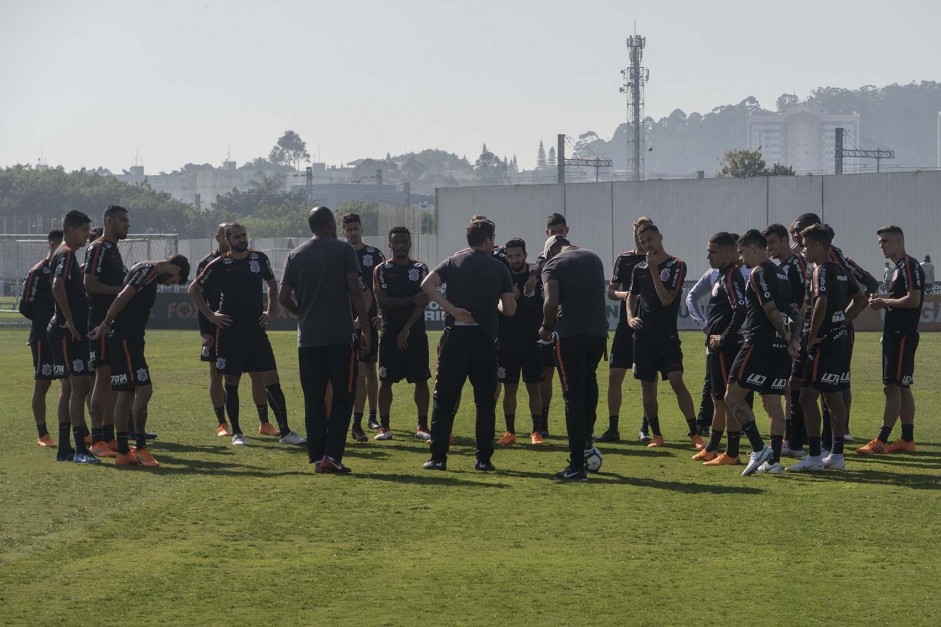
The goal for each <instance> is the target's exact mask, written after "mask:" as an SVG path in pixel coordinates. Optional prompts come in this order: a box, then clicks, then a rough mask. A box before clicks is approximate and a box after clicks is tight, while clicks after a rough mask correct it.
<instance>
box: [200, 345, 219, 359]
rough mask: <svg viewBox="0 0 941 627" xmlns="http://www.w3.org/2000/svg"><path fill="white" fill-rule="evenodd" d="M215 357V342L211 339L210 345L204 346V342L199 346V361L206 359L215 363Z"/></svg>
mask: <svg viewBox="0 0 941 627" xmlns="http://www.w3.org/2000/svg"><path fill="white" fill-rule="evenodd" d="M216 359H217V356H216V344H215V341H213V344H212V346H206V344H205V343H204V344H203V345H202V346H200V348H199V361H208V362H209V363H215V361H216Z"/></svg>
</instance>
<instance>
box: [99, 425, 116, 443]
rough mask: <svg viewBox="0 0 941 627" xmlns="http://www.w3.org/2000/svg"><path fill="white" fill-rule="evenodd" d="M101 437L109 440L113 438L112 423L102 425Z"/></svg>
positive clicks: (106, 440)
mask: <svg viewBox="0 0 941 627" xmlns="http://www.w3.org/2000/svg"><path fill="white" fill-rule="evenodd" d="M101 439H102V440H104V441H105V442H110V441H111V440H113V439H114V425H104V426H103V427H101Z"/></svg>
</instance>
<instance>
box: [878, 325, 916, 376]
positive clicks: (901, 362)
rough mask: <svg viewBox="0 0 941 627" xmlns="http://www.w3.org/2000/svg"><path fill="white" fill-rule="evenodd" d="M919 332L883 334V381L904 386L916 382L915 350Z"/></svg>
mask: <svg viewBox="0 0 941 627" xmlns="http://www.w3.org/2000/svg"><path fill="white" fill-rule="evenodd" d="M919 337H920V336H919V333H918V332H917V331H916V332H915V333H914V334H909V335H901V334H898V335H897V334H894V333H891V334H888V335H883V336H882V382H883V383H884V384H886V385H899V386H901V387H903V388H907V387H910V386H911V385H912V384H913V383H915V350H916V349H917V348H918V340H919Z"/></svg>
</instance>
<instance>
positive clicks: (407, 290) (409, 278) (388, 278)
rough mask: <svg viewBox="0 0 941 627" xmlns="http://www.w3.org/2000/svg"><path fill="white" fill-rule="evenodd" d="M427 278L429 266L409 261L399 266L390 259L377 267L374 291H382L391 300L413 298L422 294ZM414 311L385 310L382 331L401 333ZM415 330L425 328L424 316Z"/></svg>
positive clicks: (400, 309)
mask: <svg viewBox="0 0 941 627" xmlns="http://www.w3.org/2000/svg"><path fill="white" fill-rule="evenodd" d="M426 276H428V266H426V265H425V264H424V263H422V262H421V261H416V260H414V259H409V260H408V261H407V262H406V263H403V264H398V263H395V262H394V261H392V260H391V259H390V260H388V261H385V262H383V263H381V264H379V265H378V266H376V273H375V277H374V278H373V283H374V286H375V287H374V291H378V290H382V291H383V292H385V294H386V296H389V297H391V298H411V297H413V296H415V295H416V294H418V293H420V292H421V282H422V281H424V280H425V277H426ZM414 311H415V310H414V308H413V307H397V308H395V309H386V310H384V311H383V312H382V330H383V331H385V332H387V333H397V332H399V331H401V330H402V328H403V327H404V326H405V323H406V322H407V321H408V319H409V317H410V316H411V315H412V312H414ZM413 328H416V329H424V328H425V316H424V314H423V315H422V316H421V317H420V318H419V319H418V322H416V323H415V326H414V327H413Z"/></svg>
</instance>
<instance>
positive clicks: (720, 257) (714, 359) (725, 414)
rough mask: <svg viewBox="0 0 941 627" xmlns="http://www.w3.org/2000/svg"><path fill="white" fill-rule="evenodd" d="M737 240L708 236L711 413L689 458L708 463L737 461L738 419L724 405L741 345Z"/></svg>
mask: <svg viewBox="0 0 941 627" xmlns="http://www.w3.org/2000/svg"><path fill="white" fill-rule="evenodd" d="M736 245H737V240H736V238H735V236H733V234H732V233H728V232H725V231H723V232H720V233H716V234H715V235H713V236H712V237H711V238H709V243H708V245H707V247H706V258H707V260H708V261H709V267H711V268H713V269H714V270H716V271H717V272H716V276H715V278H714V279H713V280H712V289H711V290H710V297H709V313H708V317H707V320H706V329H705V331H706V370H707V373H708V376H707V379H708V381H709V386H710V390H711V394H712V401H713V403H712V404H713V416H712V427H711V429H710V432H709V441H708V442H707V443H706V447H705V448H704V449H703V450H701V451H699V452H698V453H696V454H695V455H694V456H693V459H694V460H696V461H701V462H703V463H704V464H707V465H710V466H724V465H729V464H733V465H734V464H738V463H739V450H738V449H739V438H740V436H741V433H740V432H739V430H738V429H739V427H738V423H737V421H736V420H735V417H734V416H732V415H731V412H729V411H728V408H727V407H726V405H725V394H726V389H727V387H726V383H727V381H728V378H729V369H730V368H731V366H732V362H734V361H735V357H736V356H737V355H738V352H739V350H740V349H741V347H742V336H741V334H740V333H739V330H740V329H741V327H742V323H743V322H744V321H745V278H744V277H743V276H742V272H741V270H740V269H739V265H738V250H737V249H736ZM726 426H728V430H729V444H728V447H727V448H726V451H725V452H724V453H722V454H721V455H719V454H717V453H716V450H717V449H718V448H719V442H720V441H721V440H722V435H723V432H724V430H725V428H726Z"/></svg>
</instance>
